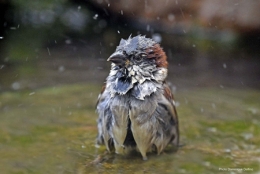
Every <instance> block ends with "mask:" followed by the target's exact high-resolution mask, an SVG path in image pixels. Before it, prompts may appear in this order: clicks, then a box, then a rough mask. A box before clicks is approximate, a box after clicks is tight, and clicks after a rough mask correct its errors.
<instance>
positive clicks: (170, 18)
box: [168, 13, 175, 22]
mask: <svg viewBox="0 0 260 174" xmlns="http://www.w3.org/2000/svg"><path fill="white" fill-rule="evenodd" d="M168 20H169V21H171V22H172V21H174V20H175V16H174V14H172V13H170V14H168Z"/></svg>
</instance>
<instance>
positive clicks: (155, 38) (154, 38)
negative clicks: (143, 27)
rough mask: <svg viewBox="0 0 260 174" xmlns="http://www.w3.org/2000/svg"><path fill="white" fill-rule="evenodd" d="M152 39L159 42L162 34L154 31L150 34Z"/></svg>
mask: <svg viewBox="0 0 260 174" xmlns="http://www.w3.org/2000/svg"><path fill="white" fill-rule="evenodd" d="M152 39H153V40H154V41H155V42H158V43H160V42H161V41H162V36H161V35H160V34H159V33H155V34H153V35H152Z"/></svg>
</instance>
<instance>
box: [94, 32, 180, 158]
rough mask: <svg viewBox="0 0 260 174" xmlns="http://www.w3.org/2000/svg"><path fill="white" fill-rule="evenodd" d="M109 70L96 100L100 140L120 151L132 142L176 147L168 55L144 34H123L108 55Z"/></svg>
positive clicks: (143, 150) (142, 148)
mask: <svg viewBox="0 0 260 174" xmlns="http://www.w3.org/2000/svg"><path fill="white" fill-rule="evenodd" d="M108 61H111V62H112V64H111V70H110V73H109V75H108V77H107V79H106V84H105V86H104V88H103V90H102V92H101V94H100V95H99V98H98V102H97V112H98V115H99V118H98V137H97V143H98V144H105V146H106V148H107V150H108V151H112V150H114V149H115V152H116V153H119V154H123V153H124V152H125V151H127V150H128V149H132V148H133V147H134V148H136V149H137V150H139V151H140V153H141V155H142V157H143V159H144V160H145V159H147V156H146V153H147V152H148V151H150V150H154V149H155V150H156V151H157V153H158V154H160V153H161V152H162V151H163V150H164V149H165V147H166V146H167V145H168V144H173V145H175V146H178V143H179V128H178V117H177V112H176V108H175V103H174V100H173V95H172V93H171V90H170V88H169V87H168V85H167V84H166V82H165V78H166V77H167V66H168V63H167V57H166V55H165V53H164V51H163V50H162V48H161V47H160V45H159V44H158V43H156V42H155V41H153V40H152V39H149V38H146V37H144V36H140V35H139V36H136V37H133V38H131V37H129V38H128V39H127V40H124V39H121V41H120V44H119V46H117V48H116V51H115V52H114V53H113V54H112V55H111V56H110V57H109V58H108Z"/></svg>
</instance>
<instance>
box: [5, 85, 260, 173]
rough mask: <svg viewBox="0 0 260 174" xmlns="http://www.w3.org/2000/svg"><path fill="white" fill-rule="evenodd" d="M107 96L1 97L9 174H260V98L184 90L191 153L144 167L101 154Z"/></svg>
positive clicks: (55, 92) (93, 90) (84, 88)
mask: <svg viewBox="0 0 260 174" xmlns="http://www.w3.org/2000/svg"><path fill="white" fill-rule="evenodd" d="M99 89H100V85H99V84H74V85H63V86H60V87H45V88H42V89H35V90H33V91H32V90H23V91H17V92H11V91H10V92H4V93H1V94H0V101H1V102H0V119H1V122H0V128H1V131H0V144H1V145H0V147H1V148H0V154H1V158H0V168H1V172H2V173H86V174H87V173H129V174H130V173H131V174H132V173H232V172H234V173H237V172H238V170H248V171H247V173H258V172H260V166H259V161H260V158H259V156H260V147H259V144H260V129H259V126H260V119H259V116H260V110H259V108H260V91H258V90H252V89H247V90H245V89H243V90H241V89H234V88H223V89H222V88H212V87H211V88H192V89H183V90H178V89H177V91H176V92H175V93H176V94H175V96H176V100H177V102H178V105H179V106H178V108H177V110H178V114H179V121H180V132H181V143H182V144H183V147H181V148H180V149H179V150H178V151H177V152H174V151H173V149H172V148H171V147H169V148H167V150H166V151H165V152H164V153H163V154H162V155H160V156H157V155H156V154H153V153H150V154H148V158H149V159H148V161H143V160H142V158H141V155H140V154H139V153H132V154H130V155H128V156H120V155H115V154H108V153H106V150H105V147H103V146H101V147H100V148H96V147H95V136H96V133H97V128H96V118H97V115H96V113H95V102H96V98H97V95H98V93H99ZM224 170H227V171H224Z"/></svg>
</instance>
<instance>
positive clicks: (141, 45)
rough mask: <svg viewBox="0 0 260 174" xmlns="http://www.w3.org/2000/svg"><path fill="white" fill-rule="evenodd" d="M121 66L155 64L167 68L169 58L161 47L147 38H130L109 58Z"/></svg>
mask: <svg viewBox="0 0 260 174" xmlns="http://www.w3.org/2000/svg"><path fill="white" fill-rule="evenodd" d="M108 61H111V62H113V63H115V64H116V65H119V66H121V67H122V66H127V65H129V63H130V64H133V65H140V63H141V62H146V63H149V64H154V65H156V67H164V68H167V66H168V63H167V57H166V55H165V52H164V51H163V49H162V48H161V47H160V45H159V44H158V43H157V42H155V41H154V40H152V39H150V38H146V37H145V36H141V35H138V36H135V37H133V38H131V37H129V38H128V39H127V40H125V39H121V41H120V43H119V45H118V46H117V48H116V51H115V52H114V53H113V54H112V55H111V56H110V57H109V58H108Z"/></svg>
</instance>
